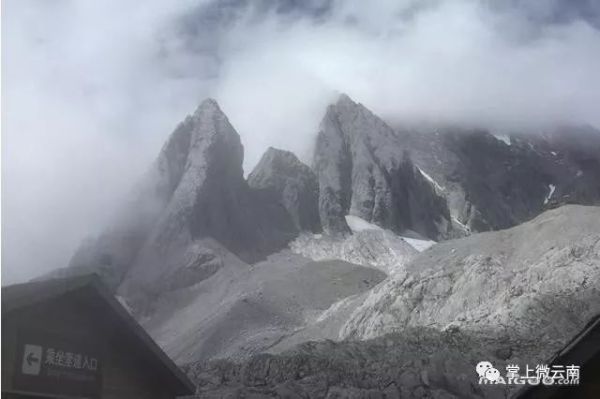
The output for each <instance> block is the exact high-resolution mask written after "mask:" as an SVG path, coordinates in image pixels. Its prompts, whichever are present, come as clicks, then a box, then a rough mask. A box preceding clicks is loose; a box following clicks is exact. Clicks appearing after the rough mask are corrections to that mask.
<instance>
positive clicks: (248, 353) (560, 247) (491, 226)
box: [56, 95, 600, 397]
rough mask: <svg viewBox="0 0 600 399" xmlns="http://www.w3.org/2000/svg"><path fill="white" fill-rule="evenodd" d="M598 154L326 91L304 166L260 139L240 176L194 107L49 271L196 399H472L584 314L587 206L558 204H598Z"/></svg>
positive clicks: (210, 120)
mask: <svg viewBox="0 0 600 399" xmlns="http://www.w3.org/2000/svg"><path fill="white" fill-rule="evenodd" d="M561 129H562V130H561ZM599 154H600V134H598V132H597V131H595V130H593V129H591V128H573V127H563V128H557V129H555V130H549V131H546V132H543V133H537V134H525V133H511V134H510V135H504V134H502V135H501V134H499V133H498V132H492V133H490V132H489V131H486V130H472V129H465V128H458V127H438V128H435V129H429V128H424V127H411V128H407V127H406V126H404V127H403V126H394V127H392V126H391V125H389V124H388V123H386V122H384V121H383V120H382V119H381V118H379V117H378V116H376V115H375V114H373V113H372V112H371V111H369V110H368V109H367V108H366V107H364V106H363V105H362V104H359V103H356V102H354V101H353V100H351V99H350V98H349V97H347V96H345V95H342V96H340V98H339V99H338V100H337V101H336V102H335V103H334V104H331V105H330V106H329V107H327V109H326V110H325V112H324V117H323V119H322V121H321V124H320V128H319V131H318V134H317V139H316V143H315V150H314V157H313V162H312V167H309V166H308V165H305V164H304V163H302V162H301V161H300V160H299V159H298V158H297V157H296V156H295V155H294V154H293V153H291V152H288V151H284V150H280V149H275V148H269V149H267V150H266V152H265V153H264V155H263V157H262V158H261V160H260V162H259V163H258V164H257V165H256V166H255V168H254V169H253V170H252V171H251V172H250V173H249V174H248V178H247V179H244V172H243V170H242V163H243V146H242V143H241V140H240V137H239V135H238V133H237V132H236V131H235V129H234V128H233V126H232V125H231V123H230V122H229V120H228V118H227V117H226V116H225V114H224V113H223V112H222V111H221V109H220V108H219V106H218V104H217V103H216V102H215V101H214V100H206V101H204V102H203V103H202V104H201V105H200V106H199V107H198V109H197V110H196V111H195V112H194V113H193V114H192V115H190V116H188V117H187V118H186V119H185V120H184V121H183V122H182V123H181V124H179V125H178V126H177V128H176V129H175V130H174V132H173V133H172V134H171V135H170V136H169V138H168V139H167V141H166V143H165V145H164V147H163V148H162V150H161V152H160V154H159V155H158V157H157V159H156V161H155V162H154V164H153V165H152V166H151V167H150V169H149V171H148V173H147V174H146V175H145V176H144V178H143V179H142V180H141V181H140V182H139V183H138V184H137V185H136V186H135V189H134V190H133V193H132V195H131V197H130V200H129V201H128V202H127V203H125V204H123V205H122V207H121V208H120V209H119V212H118V213H117V215H116V217H115V219H114V220H112V221H110V222H109V223H108V227H107V228H106V229H105V230H104V232H103V233H102V234H100V236H99V237H96V238H93V239H90V240H87V241H86V242H84V243H83V244H82V245H81V247H80V248H79V249H78V251H77V252H76V253H75V254H74V256H73V258H72V260H71V263H70V265H69V267H67V268H66V269H63V270H61V271H58V272H56V273H57V274H73V273H84V272H89V271H94V272H98V273H100V274H101V276H102V277H103V279H104V280H105V281H106V282H108V283H109V284H110V286H111V288H112V289H113V290H114V292H115V293H116V294H117V295H118V296H119V297H120V300H121V301H122V302H123V303H125V304H127V306H128V307H129V308H130V309H131V311H132V313H133V314H134V316H135V317H137V318H138V320H140V322H141V324H142V325H143V326H144V327H145V328H146V329H147V330H148V331H149V333H150V334H151V335H152V336H153V337H154V339H156V341H157V342H158V343H159V344H160V345H161V346H162V347H163V348H164V349H165V350H166V352H167V353H168V354H169V355H170V356H171V357H172V358H173V359H175V360H176V361H177V362H178V363H179V364H186V365H187V366H186V367H187V370H188V371H189V373H190V375H192V376H194V378H196V380H197V381H198V383H199V384H200V385H201V386H202V392H201V395H200V396H201V397H211V395H212V397H221V396H223V395H225V394H227V393H228V392H233V394H232V395H238V396H239V395H241V396H244V395H250V394H251V393H256V394H257V395H259V396H260V395H272V396H275V397H277V395H283V394H284V393H285V395H287V394H290V395H291V393H290V392H299V393H302V395H304V397H322V394H323V392H325V393H326V394H327V395H330V396H331V397H348V396H350V397H369V395H375V396H377V395H382V394H385V395H392V396H391V397H394V395H396V394H397V395H402V397H422V396H423V395H430V396H432V397H482V396H484V395H483V393H482V391H480V390H479V391H478V390H477V389H474V388H472V386H471V385H470V384H471V377H472V362H475V361H476V360H477V361H479V360H481V358H487V359H495V361H497V362H498V363H499V364H501V365H504V363H502V362H505V361H509V360H510V361H514V362H518V361H523V360H526V361H527V362H532V361H533V360H539V361H542V360H543V358H544V357H545V356H547V355H548V354H549V353H550V352H551V351H552V350H555V349H556V348H558V347H560V346H561V345H562V344H564V342H565V341H566V340H568V339H569V337H570V336H572V335H573V334H574V333H575V332H576V331H577V330H578V329H579V328H581V326H582V325H583V324H584V323H585V321H586V320H587V319H588V318H589V317H591V315H593V314H594V313H596V312H600V308H598V307H597V306H596V304H597V303H600V301H599V299H600V298H599V297H598V294H597V293H598V292H599V289H600V287H599V286H598V281H600V272H599V268H600V247H599V245H600V243H599V241H598V239H599V237H600V230H598V225H599V224H598V223H597V221H598V220H600V214H599V213H598V212H599V210H600V207H594V206H588V207H586V206H574V205H568V204H570V203H581V204H589V205H596V204H600V202H599V200H600V187H599V185H600V155H599ZM465 345H468V347H466V346H465ZM465 348H467V349H465ZM532 359H533V360H532ZM390 370H397V372H396V371H394V372H392V371H390ZM455 372H457V373H461V374H460V375H459V377H456V375H454V374H453V373H455ZM282 392H283V393H282ZM286 392H287V393H286ZM386 392H387V393H386ZM394 392H396V394H394ZM500 394H502V395H504V392H500ZM311 395H313V396H311ZM336 395H337V396H336ZM292 396H293V395H292ZM233 397H236V396H233Z"/></svg>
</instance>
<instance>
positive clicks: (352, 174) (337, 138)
mask: <svg viewBox="0 0 600 399" xmlns="http://www.w3.org/2000/svg"><path fill="white" fill-rule="evenodd" d="M315 148H316V150H315V156H314V170H315V173H316V174H317V177H318V180H319V190H320V191H319V212H320V215H321V222H322V224H323V228H324V230H325V231H326V232H328V233H330V234H349V233H350V228H349V227H348V225H347V223H346V221H345V216H346V215H348V214H350V215H354V216H358V217H360V218H361V219H364V220H366V221H367V222H371V223H375V224H377V225H379V226H381V227H384V228H388V229H391V230H393V231H396V232H402V231H404V230H413V231H415V232H418V233H420V234H422V235H423V236H425V237H428V238H431V239H435V240H437V239H440V238H445V237H447V236H449V234H450V231H451V227H452V224H451V222H450V214H449V211H448V207H447V205H446V200H445V199H444V198H443V197H441V196H439V195H438V194H437V193H436V191H435V188H434V187H432V186H431V184H430V183H429V182H428V181H427V179H426V178H425V177H424V176H423V175H422V174H421V173H420V172H419V171H418V169H417V168H416V167H415V166H414V165H413V163H412V162H411V160H410V158H409V157H408V155H407V153H406V150H407V147H406V146H404V145H403V143H402V142H401V140H399V138H398V137H397V135H396V134H395V132H394V130H393V129H392V128H391V127H389V126H388V125H387V124H386V123H385V122H384V121H382V120H381V119H380V118H378V117H377V116H375V115H374V114H373V113H372V112H371V111H369V110H368V109H367V108H365V107H364V106H363V105H361V104H357V103H355V102H353V101H352V100H351V99H350V98H349V97H348V96H346V95H342V96H340V98H339V100H338V101H337V103H336V104H333V105H330V106H329V107H328V108H327V112H326V114H325V117H324V118H323V121H322V122H321V127H320V130H319V133H318V136H317V143H316V146H315Z"/></svg>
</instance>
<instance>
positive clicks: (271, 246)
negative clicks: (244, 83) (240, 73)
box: [71, 100, 297, 304]
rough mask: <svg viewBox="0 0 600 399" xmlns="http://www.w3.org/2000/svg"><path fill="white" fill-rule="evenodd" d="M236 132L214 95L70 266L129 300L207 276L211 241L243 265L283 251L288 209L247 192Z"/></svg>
mask: <svg viewBox="0 0 600 399" xmlns="http://www.w3.org/2000/svg"><path fill="white" fill-rule="evenodd" d="M242 161H243V147H242V144H241V142H240V137H239V135H238V134H237V132H236V131H235V129H234V128H233V127H232V126H231V124H230V123H229V120H228V119H227V117H226V116H225V114H223V112H222V111H221V110H220V109H219V106H218V105H217V103H216V102H215V101H214V100H206V101H204V102H203V103H202V104H201V105H200V106H199V107H198V109H197V110H196V111H195V112H194V114H193V115H191V116H188V117H187V118H186V119H185V120H184V121H183V122H182V123H181V124H180V125H179V126H178V127H177V128H176V129H175V131H174V132H173V134H172V135H171V136H170V137H169V139H168V140H167V142H166V144H165V146H164V147H163V149H162V150H161V153H160V155H159V156H158V159H157V160H156V162H155V163H154V165H153V166H152V168H151V170H150V171H149V172H148V173H147V175H146V176H145V178H144V179H143V181H142V182H141V183H140V184H139V185H138V187H137V189H136V191H135V193H134V195H133V196H132V198H133V199H132V200H131V201H130V203H128V204H126V205H125V206H124V207H123V209H122V210H121V211H120V212H119V214H118V215H117V216H118V217H117V218H116V220H115V221H114V222H112V223H111V224H110V225H109V227H108V228H107V229H106V231H105V232H104V233H103V234H102V235H101V236H100V237H99V238H98V239H97V240H95V241H92V242H90V243H89V244H88V245H86V246H83V247H82V248H81V249H80V250H79V251H78V252H77V253H76V255H75V256H74V257H73V260H72V262H71V265H72V267H71V269H73V270H75V269H84V270H86V271H89V270H100V271H102V272H104V274H106V275H107V276H108V278H106V279H107V280H109V282H110V283H111V286H112V287H113V288H115V289H116V288H117V287H119V290H120V293H121V294H122V295H123V296H125V297H134V296H135V297H136V300H134V301H133V302H132V303H134V304H135V303H137V302H145V301H147V300H148V298H150V297H153V296H156V295H159V294H160V292H162V291H164V290H168V289H177V288H182V287H184V286H187V285H192V284H195V283H197V282H199V281H201V280H202V279H204V278H207V277H209V276H210V275H211V274H213V273H214V272H216V270H217V269H218V268H219V267H220V261H219V260H214V261H211V262H208V263H207V261H206V260H205V259H204V256H205V252H206V250H205V248H204V246H205V244H206V240H215V241H217V242H218V243H219V245H222V246H223V247H225V248H226V249H227V250H229V251H231V252H233V253H234V254H235V255H236V256H238V257H239V258H241V259H243V260H245V261H247V262H250V263H252V262H256V261H258V260H261V259H264V258H265V257H266V256H267V255H268V254H270V253H272V252H275V251H277V250H280V249H282V248H283V247H284V246H285V245H286V244H287V242H288V241H289V240H290V239H292V238H294V237H295V236H296V234H297V231H296V228H295V227H294V224H293V222H292V220H291V218H290V216H289V215H288V212H287V210H286V209H285V207H284V206H283V205H282V204H281V203H279V202H277V201H275V200H274V199H271V198H265V197H264V196H263V195H260V193H257V192H255V191H254V190H252V189H250V187H249V186H248V184H247V182H246V181H245V180H244V177H243V170H242Z"/></svg>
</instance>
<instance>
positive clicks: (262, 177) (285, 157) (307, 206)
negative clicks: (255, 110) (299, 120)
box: [248, 147, 321, 233]
mask: <svg viewBox="0 0 600 399" xmlns="http://www.w3.org/2000/svg"><path fill="white" fill-rule="evenodd" d="M248 184H249V185H250V187H251V188H252V189H255V190H257V191H259V192H262V193H264V195H265V196H272V197H274V198H275V200H276V201H278V202H279V203H281V204H282V205H283V206H284V207H285V209H286V210H287V211H288V214H289V215H290V217H291V218H292V221H293V223H294V226H295V227H296V229H297V230H298V231H299V232H300V231H310V232H313V233H317V232H319V231H321V222H320V219H319V209H318V200H319V185H318V183H317V177H316V175H315V174H314V172H313V171H312V170H311V169H310V168H309V167H308V166H306V165H305V164H303V163H302V162H300V160H298V158H297V157H296V156H295V155H294V154H292V153H291V152H289V151H283V150H278V149H275V148H272V147H270V148H269V149H268V150H267V151H266V152H265V154H264V155H263V156H262V158H261V160H260V162H259V163H258V164H257V165H256V167H255V168H254V170H253V171H252V173H250V175H249V176H248Z"/></svg>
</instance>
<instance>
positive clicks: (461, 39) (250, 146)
mask: <svg viewBox="0 0 600 399" xmlns="http://www.w3.org/2000/svg"><path fill="white" fill-rule="evenodd" d="M534 3H535V7H533V6H532V5H531V2H524V1H518V0H505V1H503V2H490V1H487V0H479V1H476V0H426V1H415V0H403V1H391V0H381V1H378V2H365V1H360V0H347V1H341V0H340V1H333V0H329V1H327V0H313V1H310V2H295V1H292V0H278V1H276V0H260V1H244V0H226V1H220V2H214V1H208V0H205V1H177V2H168V1H162V0H149V1H145V2H143V3H140V2H138V1H133V0H119V1H117V0H105V1H102V2H92V1H74V0H61V1H54V2H41V1H33V0H12V1H5V2H4V3H3V6H4V7H3V14H2V44H3V49H2V51H3V57H2V67H3V71H2V73H3V75H2V83H3V85H2V96H3V100H4V101H3V118H2V131H3V138H2V141H3V143H2V144H3V148H2V158H3V159H2V163H3V164H2V166H3V168H2V170H3V172H2V177H3V183H4V184H3V188H2V190H3V192H2V197H3V204H2V211H3V212H2V213H3V216H4V218H3V223H2V224H3V240H2V249H3V251H2V253H3V255H2V258H3V259H2V260H3V270H2V275H3V278H4V279H5V281H15V280H20V279H24V278H28V277H31V276H33V275H35V274H39V273H41V272H44V271H47V270H49V269H52V268H55V267H60V266H64V265H65V264H66V262H68V259H69V257H70V255H71V253H72V252H73V250H74V249H75V247H76V246H77V245H78V243H79V242H80V240H81V239H82V238H83V237H84V236H85V235H87V234H91V233H94V232H95V231H98V230H99V229H101V228H102V226H103V224H104V222H105V220H106V219H107V218H108V217H109V215H110V214H111V212H112V209H114V206H115V204H116V203H118V202H119V200H120V199H121V198H122V197H123V196H124V195H126V193H127V191H128V188H129V187H130V186H131V184H132V182H134V181H135V180H136V178H137V176H139V175H140V174H141V173H142V172H143V170H144V169H145V168H146V167H147V166H148V165H149V163H150V162H151V160H152V159H153V158H154V157H155V156H156V154H157V152H158V150H159V148H160V146H161V144H162V142H163V141H164V140H165V138H166V136H167V135H168V134H169V133H170V132H171V131H172V129H173V128H174V126H175V125H176V124H177V122H178V121H179V120H181V119H183V117H184V116H185V115H186V114H188V113H190V112H192V111H193V109H194V107H195V106H196V105H197V104H198V103H199V102H200V100H201V99H202V98H204V97H208V96H212V97H215V98H217V100H218V101H219V102H220V104H221V106H222V108H223V109H224V111H225V112H226V113H227V114H228V116H229V118H230V119H231V121H232V123H233V124H234V126H235V127H236V128H237V129H238V131H239V133H240V135H241V136H242V141H243V143H244V146H245V148H246V161H245V168H246V171H247V172H248V171H249V169H250V168H251V167H252V166H253V165H254V164H255V163H256V162H257V161H258V159H259V158H260V156H261V154H262V152H263V151H264V149H265V148H266V147H267V146H269V145H273V146H276V147H281V148H285V149H289V150H292V151H294V152H296V153H298V155H299V156H301V157H302V159H304V160H305V161H307V162H310V154H311V150H312V148H311V146H312V142H313V138H314V136H315V134H316V132H317V128H318V123H319V120H320V118H321V116H322V114H323V112H324V107H325V106H326V104H327V103H328V102H330V101H331V100H332V99H333V98H334V97H335V96H336V95H337V93H338V92H346V93H348V94H349V95H350V96H351V97H353V98H354V99H355V100H357V101H360V102H362V103H364V104H365V105H366V106H368V107H369V108H371V109H372V110H373V111H374V112H376V113H378V114H381V115H383V116H384V117H386V118H387V119H388V120H390V121H391V122H394V123H397V122H405V121H409V122H419V121H433V122H439V123H448V122H450V123H464V124H476V125H484V126H502V127H506V128H519V129H539V128H543V127H545V126H549V125H552V124H558V123H589V124H592V125H595V126H596V127H600V114H598V112H597V104H600V80H599V79H598V77H597V71H598V70H600V31H599V30H598V26H599V23H598V21H600V19H598V18H597V17H598V15H600V12H599V11H600V10H599V9H598V7H596V6H594V2H590V1H583V0H578V1H569V2H565V1H558V0H543V1H542V0H540V1H539V2H537V1H536V2H534Z"/></svg>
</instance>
